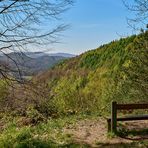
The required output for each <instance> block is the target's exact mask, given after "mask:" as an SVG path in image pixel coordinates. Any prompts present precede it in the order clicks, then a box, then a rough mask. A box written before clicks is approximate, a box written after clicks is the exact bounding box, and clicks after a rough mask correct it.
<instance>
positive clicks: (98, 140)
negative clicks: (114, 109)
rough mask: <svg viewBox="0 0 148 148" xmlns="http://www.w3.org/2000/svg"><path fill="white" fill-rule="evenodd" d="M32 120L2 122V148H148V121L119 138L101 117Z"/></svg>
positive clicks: (126, 127)
mask: <svg viewBox="0 0 148 148" xmlns="http://www.w3.org/2000/svg"><path fill="white" fill-rule="evenodd" d="M30 119H31V118H26V117H19V118H15V119H14V118H8V117H7V118H2V119H1V120H0V148H9V147H10V148H11V147H15V148H16V147H19V148H91V147H99V148H100V147H101V148H104V147H108V148H124V147H126V148H147V147H148V121H141V122H139V121H138V122H128V123H125V124H124V125H122V126H121V125H119V126H118V127H120V128H121V127H122V128H124V130H122V132H121V130H120V133H119V135H120V136H115V135H113V134H109V133H107V126H106V119H104V118H102V117H98V116H95V117H92V116H68V117H63V118H57V119H49V120H48V121H45V122H40V123H38V124H36V123H35V124H34V123H33V122H31V120H30ZM135 129H136V131H135ZM118 130H119V129H118ZM126 130H127V131H126Z"/></svg>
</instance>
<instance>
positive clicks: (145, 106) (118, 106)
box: [111, 101, 148, 133]
mask: <svg viewBox="0 0 148 148" xmlns="http://www.w3.org/2000/svg"><path fill="white" fill-rule="evenodd" d="M133 109H148V104H147V103H145V104H117V102H115V101H113V102H112V105H111V131H112V132H114V133H115V132H116V127H117V110H133Z"/></svg>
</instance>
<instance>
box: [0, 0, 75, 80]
mask: <svg viewBox="0 0 148 148" xmlns="http://www.w3.org/2000/svg"><path fill="white" fill-rule="evenodd" d="M72 1H73V0H0V52H1V54H3V55H5V56H7V58H8V59H9V60H11V61H12V62H13V63H14V64H15V65H16V67H17V68H16V69H15V70H14V69H12V68H11V67H10V66H9V65H8V64H7V63H5V62H3V61H1V60H0V77H5V78H7V79H8V78H10V76H9V74H10V73H11V74H12V73H13V72H14V73H15V72H18V73H19V75H21V72H20V70H19V65H18V63H17V61H16V60H15V59H13V58H11V57H9V55H8V54H7V53H8V52H10V51H13V52H14V51H19V52H20V53H23V52H24V50H29V49H30V48H33V47H34V46H36V45H37V47H38V48H41V46H45V45H47V44H51V43H55V42H58V40H57V37H58V36H59V32H60V31H63V30H64V29H65V28H66V25H64V24H59V20H60V17H61V14H62V13H63V12H65V11H66V10H67V9H68V8H69V6H70V5H71V4H72V3H73V2H72Z"/></svg>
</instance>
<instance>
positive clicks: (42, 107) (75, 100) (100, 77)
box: [1, 31, 148, 118]
mask: <svg viewBox="0 0 148 148" xmlns="http://www.w3.org/2000/svg"><path fill="white" fill-rule="evenodd" d="M147 63H148V31H146V32H144V33H142V34H139V35H133V36H131V37H127V38H121V39H120V40H119V41H112V42H111V43H109V44H106V45H102V46H101V47H99V48H97V49H95V50H90V51H88V52H86V53H84V54H82V55H80V56H77V57H75V58H72V59H68V60H65V61H63V62H62V63H61V64H59V65H57V66H55V67H54V68H52V69H50V70H49V71H48V72H45V73H43V74H41V75H38V76H36V77H35V78H34V79H33V83H34V86H35V87H37V91H36V92H35V93H32V92H31V91H30V90H31V89H30V88H29V90H25V91H26V92H25V95H26V94H28V98H27V97H24V98H21V99H20V98H18V99H17V97H16V99H14V101H11V104H10V105H9V106H13V108H11V109H14V108H15V109H14V110H17V109H18V108H19V107H20V106H18V104H19V105H20V104H21V107H20V109H19V111H20V110H21V111H23V112H24V114H26V115H27V116H28V113H26V111H27V108H28V107H29V106H30V105H32V106H33V110H30V111H31V113H33V116H32V114H31V117H30V118H35V117H38V116H40V115H41V116H44V117H49V116H50V117H57V116H59V115H63V114H65V115H71V114H79V113H86V114H92V113H98V114H100V115H102V114H108V113H109V112H110V102H111V101H112V100H116V101H118V102H122V103H130V102H132V103H135V102H147V97H148V83H147V82H148V77H147V73H148V67H147V66H148V65H147ZM23 93H24V92H23ZM1 94H2V95H3V93H1ZM26 98H27V99H26ZM11 100H12V99H11ZM26 100H27V101H26ZM18 101H20V102H19V103H18ZM5 104H6V103H5ZM34 111H35V112H34ZM34 113H35V114H34ZM29 116H30V114H29Z"/></svg>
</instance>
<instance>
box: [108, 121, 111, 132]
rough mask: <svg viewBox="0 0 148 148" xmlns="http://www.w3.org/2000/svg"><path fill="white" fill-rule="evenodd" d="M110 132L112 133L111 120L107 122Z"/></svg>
mask: <svg viewBox="0 0 148 148" xmlns="http://www.w3.org/2000/svg"><path fill="white" fill-rule="evenodd" d="M107 125H108V132H111V120H107Z"/></svg>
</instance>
